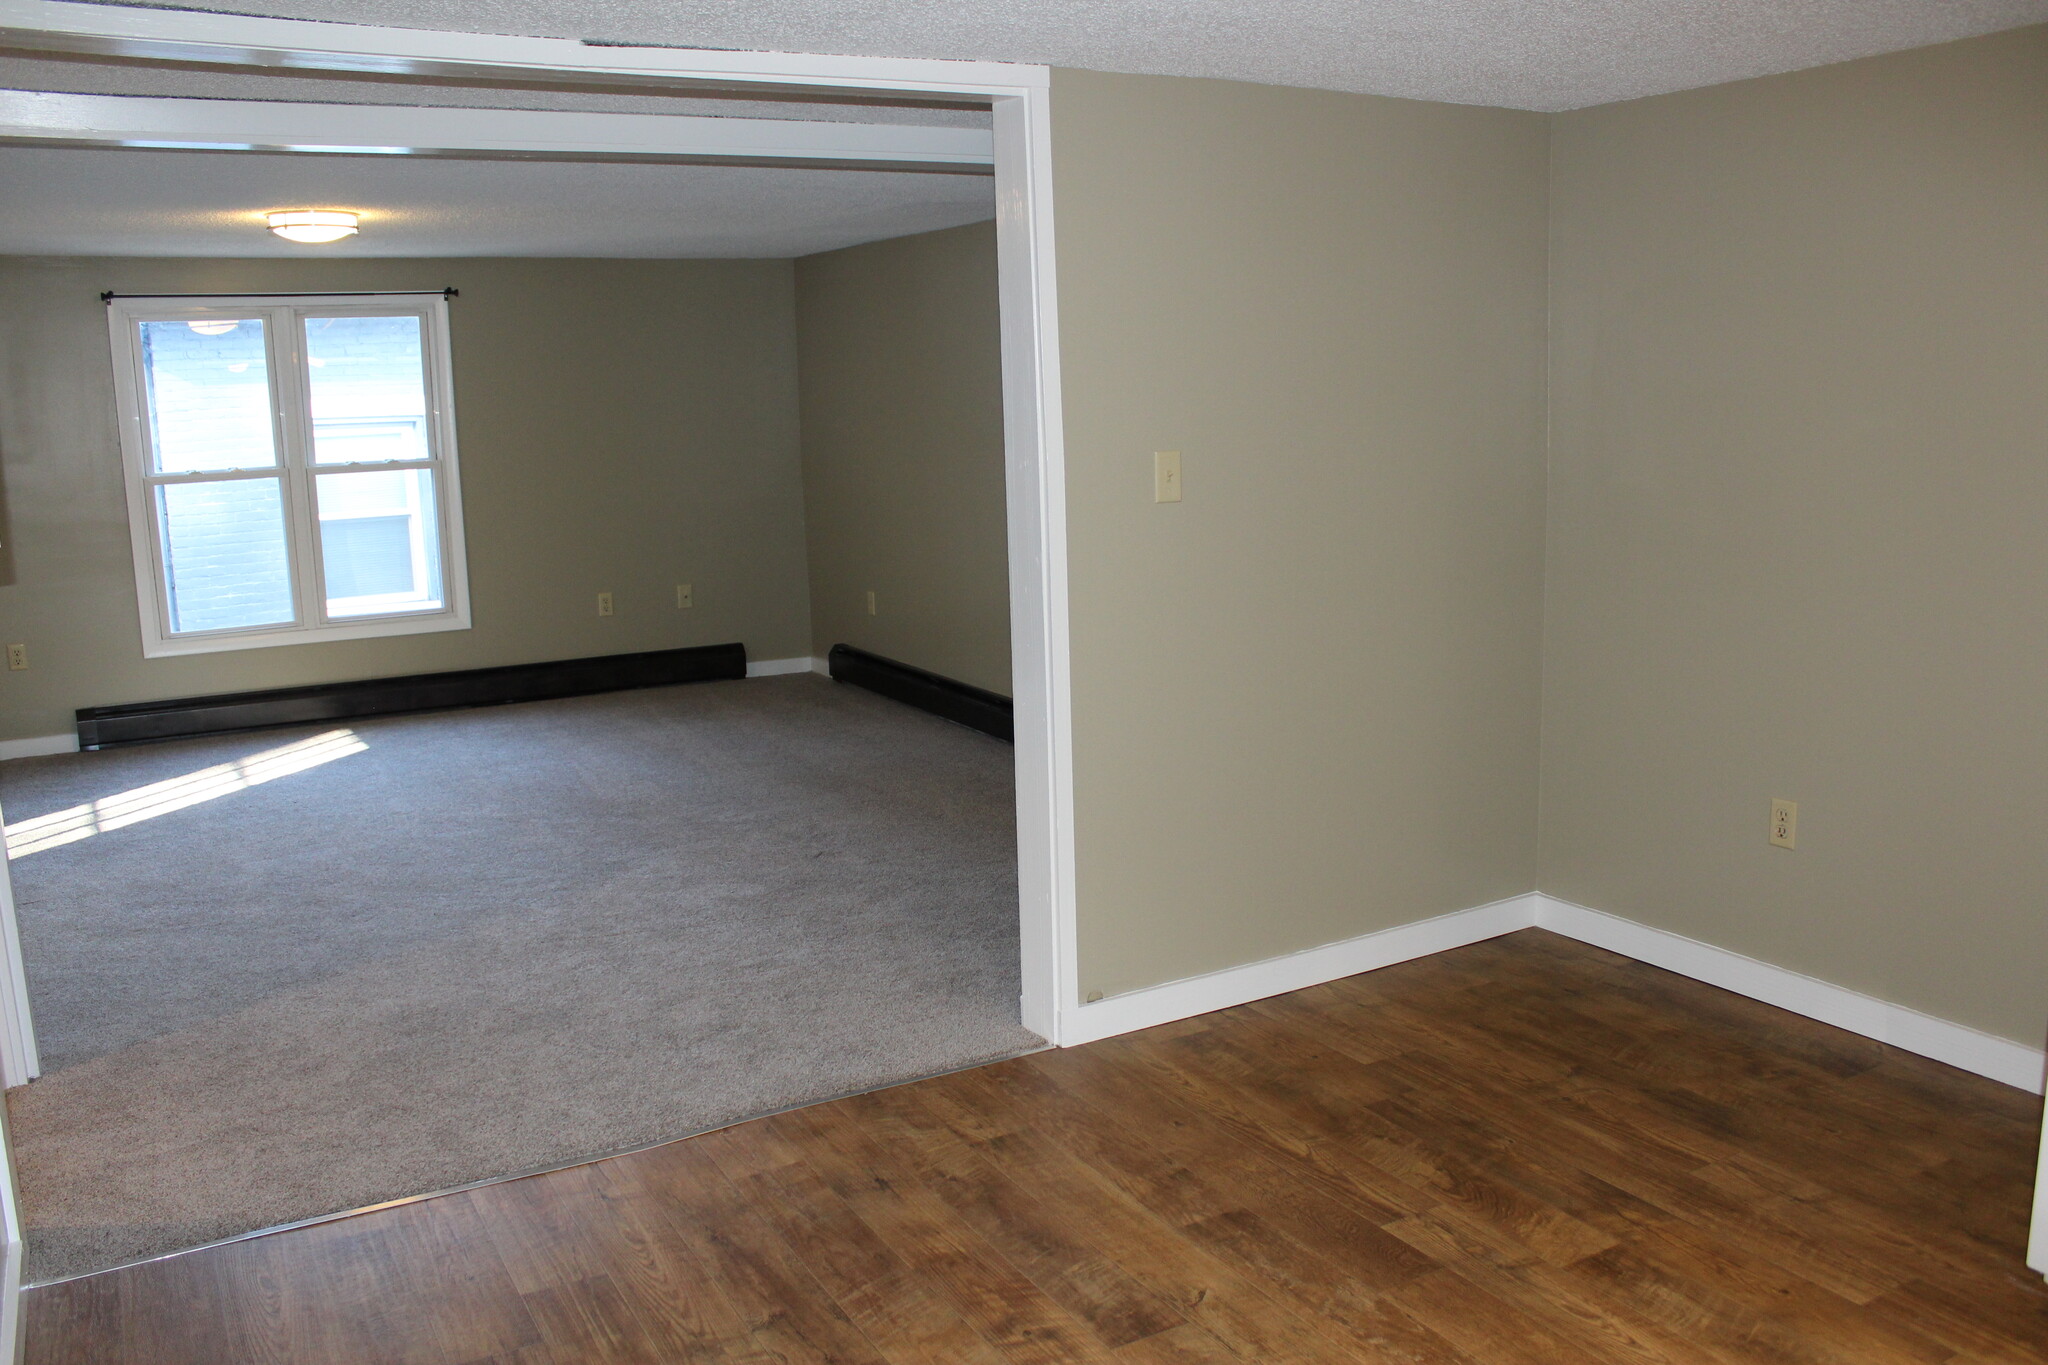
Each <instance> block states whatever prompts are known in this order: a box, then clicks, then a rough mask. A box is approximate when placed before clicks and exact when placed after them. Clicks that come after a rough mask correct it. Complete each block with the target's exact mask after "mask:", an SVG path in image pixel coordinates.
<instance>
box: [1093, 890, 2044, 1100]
mask: <svg viewBox="0 0 2048 1365" xmlns="http://www.w3.org/2000/svg"><path fill="white" fill-rule="evenodd" d="M1518 929H1547V930H1549V931H1550V932H1551V933H1553V934H1559V935H1562V936H1563V937H1565V938H1570V939H1576V940H1578V941H1579V942H1581V943H1588V944H1591V945H1593V946H1594V947H1596V948H1605V949H1607V950H1608V951H1610V952H1615V953H1620V954H1622V955H1623V956H1625V957H1632V958H1634V959H1635V960H1636V961H1638V962H1645V963H1648V964H1649V965H1650V966H1653V967H1661V968H1663V969H1664V970H1665V971H1668V972H1675V973H1677V974H1678V975H1680V976H1684V977H1690V978H1692V979H1693V980H1695V981H1703V982H1705V983H1706V984H1708V985H1710V986H1719V987H1720V988H1721V989H1723V990H1728V991H1733V992H1734V993H1735V994H1737V995H1743V996H1747V997H1749V998H1750V999H1752V1000H1761V1001H1763V1002H1764V1003H1765V1004H1768V1005H1776V1006H1777V1007H1778V1008H1780V1009H1785V1010H1790V1011H1791V1012H1792V1013H1794V1014H1800V1015H1804V1016H1806V1017H1807V1018H1809V1019H1818V1020H1820V1021H1821V1022H1822V1023H1825V1024H1833V1025H1834V1026H1835V1027H1837V1028H1841V1029H1847V1030H1848V1031H1849V1032H1851V1033H1857V1034H1861V1035H1862V1036H1863V1037H1866V1038H1874V1039H1876V1040H1877V1041H1878V1042H1881V1043H1888V1044H1890V1045H1891V1046H1893V1047H1896V1048H1900V1049H1902V1050H1904V1051H1907V1052H1912V1053H1917V1054H1918V1055H1920V1056H1922V1057H1930V1058H1932V1059H1934V1060H1935V1061H1938V1062H1945V1063H1947V1064H1948V1065H1949V1066H1953V1067H1957V1068H1959V1069H1961V1070H1963V1071H1969V1072H1973V1073H1975V1074H1976V1075H1979V1076H1984V1077H1987V1078H1988V1079H1990V1080H1994V1081H1998V1082H2001V1083H2002V1084H2005V1085H2010V1086H2013V1087H2015V1088H2017V1089H2020V1090H2028V1091H2032V1092H2033V1093H2035V1094H2037V1095H2038V1094H2040V1093H2041V1091H2042V1081H2043V1067H2044V1062H2048V1057H2044V1054H2043V1052H2042V1051H2041V1050H2040V1049H2038V1048H2030V1047H2028V1046H2026V1045H2025V1044H2024V1043H2016V1042H2013V1041H2012V1040H2010V1039H2007V1038H2000V1037H1997V1036H1995V1035H1993V1034H1989V1033H1984V1032H1982V1031H1980V1030H1978V1029H1973V1028H1970V1027H1969V1026H1967V1025H1964V1024H1958V1023H1953V1022H1951V1021H1949V1020H1947V1019H1937V1018H1935V1017H1934V1016H1933V1015H1930V1014H1923V1013H1921V1012H1920V1011H1919V1010H1915V1009H1909V1008H1908V1007H1906V1006H1904V1005H1895V1004H1892V1003H1891V1002H1890V1001H1887V1000H1880V999H1878V998H1876V997H1875V996H1870V995H1865V994H1863V993H1861V992H1860V991H1852V990H1850V989H1849V988H1847V987H1846V986H1837V985H1835V984H1834V983H1832V982H1828V981H1821V980H1819V979H1817V978H1815V977H1811V976H1806V975H1804V974H1803V973H1800V972H1795V971H1792V970H1790V969H1789V968H1786V967H1777V966H1773V965H1772V964H1770V963H1768V962H1759V961H1758V960H1757V959H1755V958H1753V957H1745V956H1743V955H1742V954H1741V953H1735V952H1730V951H1729V950H1728V949H1726V948H1717V947H1715V946H1714V945H1712V944H1709V943H1701V942H1699V941H1697V940H1696V939H1689V938H1686V937H1685V936H1683V935H1682V934H1674V933H1672V932H1670V931H1669V930H1665V929H1653V928H1651V927H1650V926H1649V925H1647V924H1638V923H1636V922H1635V921H1634V920H1628V919H1623V918H1621V917H1620V916H1619V915H1610V914H1607V913H1605V912H1604V911H1600V910H1589V909H1587V908H1586V907H1585V906H1583V905H1574V904H1572V903H1571V902H1570V901H1563V900H1559V899H1557V898H1556V897H1554V896H1546V895H1543V894H1542V893H1541V892H1530V893H1529V894H1527V895H1524V896H1516V897H1513V898H1512V899H1510V900H1504V901H1496V902H1494V903H1493V904H1491V905H1481V906H1477V907H1475V908H1473V909H1470V910H1459V911H1455V912H1453V913H1451V914H1448V915H1438V916H1437V917H1435V918H1434V919H1426V920H1421V921H1418V922H1416V923H1414V924H1404V925H1401V926H1399V927H1397V928H1393V929H1383V930H1380V931H1379V932H1378V933H1372V934H1366V935H1363V936H1362V937H1359V938H1353V939H1346V940H1344V941H1343V942H1341V943H1330V944H1325V945H1324V946H1322V947H1320V948H1310V949H1307V950H1305V951H1303V952H1299V953H1290V954H1288V955H1287V956H1285V957H1276V958H1269V959H1267V960H1266V961H1264V962H1254V963H1250V964H1248V965H1246V966H1243V967H1231V968H1226V969H1225V970H1223V971H1220V972H1210V973H1208V974H1207V975H1204V976H1194V977H1189V978H1187V979H1186V980H1183V981H1171V982H1168V983H1166V984H1165V985H1162V986H1150V987H1147V988H1145V989H1143V990H1136V991H1131V992H1129V993H1128V994H1125V995H1117V996H1112V997H1110V998H1109V999H1107V1000H1100V1001H1097V1002H1095V1003H1093V1004H1088V1005H1081V1006H1079V1007H1077V1008H1075V1009H1074V1010H1073V1011H1072V1012H1071V1015H1070V1018H1069V1019H1068V1020H1066V1021H1063V1024H1064V1026H1063V1028H1062V1030H1061V1041H1062V1042H1063V1043H1081V1042H1092V1041H1094V1040H1095V1039H1098V1038H1109V1037H1113V1036H1115V1035H1116V1034H1119V1033H1129V1032H1131V1031H1133V1030H1135V1029H1141V1028H1149V1027H1151V1026H1152V1025H1154V1024H1164V1023H1170V1022H1171V1021H1173V1020H1175V1019H1187V1018H1191V1017H1193V1016H1194V1015H1198V1014H1207V1013H1209V1012H1210V1011H1211V1010H1220V1009H1228V1008H1229V1007H1230V1006H1232V1005H1242V1004H1246V1003H1249V1002H1250V1001H1253V1000H1263V999H1266V998H1267V997H1268V996H1274V995H1282V994H1285V993H1286V992H1288V991H1296V990H1301V989H1302V988H1303V987H1306V986H1314V985H1319V984H1321V983H1322V982H1325V981H1334V980H1337V979H1338V978H1339V977H1345V976H1355V975H1357V974H1358V973H1359V972H1369V971H1372V970H1374V969H1376V968H1379V967H1387V966H1392V965H1393V964H1394V963H1397V962H1408V961H1412V960H1413V959H1415V958H1420V957H1427V956H1429V955H1430V954H1432V953H1440V952H1444V951H1445V950H1447V949H1450V948H1462V947H1464V946H1465V945H1467V944H1471V943H1478V942H1481V941H1482V940H1485V939H1489V938H1498V937H1499V936H1500V935H1502V934H1511V933H1514V932H1515V931H1516V930H1518Z"/></svg>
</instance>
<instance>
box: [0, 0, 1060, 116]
mask: <svg viewBox="0 0 2048 1365" xmlns="http://www.w3.org/2000/svg"><path fill="white" fill-rule="evenodd" d="M0 46H8V47H18V48H26V49H30V50H35V51H46V52H77V53H87V54H92V55H97V56H111V57H127V58H143V59H147V60H151V61H169V62H198V63H206V64H215V63H221V62H227V63H232V64H234V65H249V66H265V67H270V68H272V69H273V70H280V69H281V70H292V71H343V72H353V73H356V74H375V75H381V76H391V77H401V78H403V77H422V78H429V79H431V78H435V77H454V78H460V79H465V80H475V79H485V80H490V79H519V80H539V81H545V82H549V83H551V84H569V85H573V84H581V83H588V82H591V81H601V82H603V83H604V84H607V85H616V84H640V83H644V84H649V85H654V86H658V87H661V88H665V89H671V90H674V89H683V88H693V89H698V90H706V91H717V90H725V91H746V92H756V93H758V92H768V91H772V92H774V93H775V94H777V95H779V96H782V97H785V98H787V97H790V96H800V95H804V94H823V95H833V96H837V97H839V98H842V99H844V98H847V97H849V96H851V95H853V94H855V93H856V92H858V91H860V90H863V89H867V90H872V91H875V92H876V93H877V94H900V95H921V96H924V97H926V98H929V99H933V100H936V101H940V102H946V103H958V104H963V105H967V106H979V107H981V108H987V107H988V98H987V95H986V94H985V93H984V92H985V91H986V90H988V89H991V88H994V89H1005V90H1007V89H1013V88H1015V87H1018V86H1031V87H1043V86H1045V85H1046V83H1047V80H1048V76H1047V71H1046V68H1045V67H1042V66H1024V65H1016V64H1012V63H1008V62H966V61H942V60H936V59H927V58H902V57H894V58H889V57H840V56H829V55H813V54H808V53H791V52H776V53H762V52H725V51H716V50H709V49H695V48H672V47H663V46H658V45H641V44H634V43H601V42H590V41H578V40H576V39H573V38H527V37H518V36H513V35H500V34H476V33H451V32H444V31H440V30H428V29H394V28H377V27H371V26H368V25H362V24H329V23H317V24H316V23H306V22H303V21H298V20H289V19H268V18H262V17H259V16H254V15H239V14H222V13H216V12H213V11H191V10H178V9H159V8H141V7H136V6H126V5H107V4H80V3H76V2H75V0H0Z"/></svg>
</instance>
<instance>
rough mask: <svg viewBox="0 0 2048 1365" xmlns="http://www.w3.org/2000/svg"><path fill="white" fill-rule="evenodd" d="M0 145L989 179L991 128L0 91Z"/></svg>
mask: <svg viewBox="0 0 2048 1365" xmlns="http://www.w3.org/2000/svg"><path fill="white" fill-rule="evenodd" d="M0 143H11V144H15V145H24V144H26V145H30V146H42V147H128V148H144V149H152V150H174V151H225V152H289V153H300V154H310V155H330V156H332V155H340V156H429V157H433V156H438V157H461V158H465V159H516V160H525V161H665V162H683V163H697V164H717V165H753V166H808V167H831V168H839V169H849V170H851V169H861V170H868V169H880V170H897V171H937V172H947V173H952V174H966V175H991V174H993V173H994V170H995V139H994V134H993V133H992V132H990V131H989V130H988V129H986V128H944V127H924V126H919V125H917V124H903V123H846V122H834V121H828V120H817V121H812V120H799V119H759V118H726V117H705V116H701V115H690V114H597V113H571V112H564V111H560V110H536V109H452V108H419V107H414V106H401V105H379V104H289V103H283V102H273V101H268V100H214V99H162V98H157V97H153V96H139V95H72V94H61V93H56V92H52V91H46V90H0Z"/></svg>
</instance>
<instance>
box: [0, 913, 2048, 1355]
mask: <svg viewBox="0 0 2048 1365" xmlns="http://www.w3.org/2000/svg"><path fill="white" fill-rule="evenodd" d="M2039 1118H2040V1115H2039V1102H2038V1100H2036V1099H2034V1098H2032V1097H2029V1096H2025V1095H2021V1094H2018V1093H2017V1092H2012V1091H2008V1090H2006V1089H2005V1088H2003V1087H2000V1086H1996V1085H1994V1084H1992V1083H1991V1082H1988V1081H1984V1080H1981V1079H1980V1078H1976V1077H1972V1076H1967V1075H1963V1074H1962V1073H1959V1072H1954V1071H1951V1070H1949V1069H1947V1068H1942V1067H1939V1066H1938V1065H1937V1064H1935V1063H1932V1062H1928V1061H1926V1060H1925V1059H1921V1058H1914V1057H1910V1056H1905V1055H1903V1054H1900V1053H1898V1052H1897V1051H1896V1050H1895V1049H1890V1048H1885V1047H1883V1046H1881V1045H1877V1044H1872V1043H1869V1042H1868V1040H1863V1039H1856V1038H1852V1037H1850V1036H1849V1035H1846V1034H1841V1033H1839V1032H1838V1031H1836V1030H1832V1029H1828V1028H1826V1027H1825V1026H1823V1025H1819V1024H1816V1023H1813V1022H1812V1021H1809V1020H1804V1019H1799V1018H1796V1017H1794V1016H1791V1015H1787V1014H1784V1013H1782V1012H1780V1011H1775V1010H1771V1009H1769V1007H1766V1006H1762V1005H1758V1004H1757V1003H1756V1002H1754V1001H1747V1000H1741V999H1738V998H1735V997H1730V996H1726V995H1725V994H1724V993H1721V992H1717V991H1714V990H1713V989H1712V988H1710V987H1705V986H1702V985H1700V984H1699V983H1696V982H1689V981H1685V980H1683V979H1682V978H1677V977H1673V976H1671V975H1670V974H1668V973H1662V972H1658V971H1657V970H1656V969H1654V968H1649V967H1645V966H1643V965H1642V964H1639V963H1633V962H1630V961H1629V960H1628V959H1626V958H1622V957H1618V956H1616V955H1614V954H1611V953H1605V952H1602V951H1600V950H1597V949H1591V948H1587V947H1585V946H1583V945H1578V944H1573V943H1570V942H1568V941H1565V940H1561V939H1556V938H1552V937H1550V936H1548V935H1545V934H1542V933H1540V932H1538V931H1531V932H1529V933H1524V934H1517V935H1513V936H1509V937H1507V938H1503V939H1498V940H1493V941H1490V942H1488V943H1484V944H1476V945H1473V946H1472V947H1471V948H1466V949H1459V950H1456V951H1453V952H1450V953H1444V954H1439V955H1437V956H1436V957H1433V958H1429V959H1425V960H1421V961H1418V962H1414V963H1408V964H1403V965H1401V966H1398V967H1391V968H1387V969H1385V970H1383V971H1379V972H1373V973H1368V974H1366V975H1364V976H1361V977H1355V978H1351V979H1348V980H1345V981H1339V982H1332V983H1329V984H1327V985H1324V986H1320V987H1315V988H1312V989H1310V990H1307V991H1303V992H1298V993H1296V994H1295V995H1293V996H1289V997H1281V998H1276V999H1273V1000H1267V1001H1261V1002H1259V1003H1258V1004H1255V1005H1251V1006H1246V1007H1243V1008H1240V1009H1237V1010H1230V1011H1224V1012H1220V1013H1218V1014H1213V1015H1206V1016H1202V1017H1200V1018H1198V1019H1192V1020H1184V1021H1181V1022H1179V1023H1176V1024H1173V1025H1170V1026H1167V1027H1164V1028H1160V1029H1155V1030H1149V1031H1147V1032H1146V1033H1143V1034H1139V1035H1133V1036H1130V1037H1126V1038H1119V1039H1110V1040H1107V1041H1105V1042H1102V1043H1098V1044H1092V1045H1089V1046H1087V1047H1084V1048H1075V1049H1068V1050H1065V1051H1059V1052H1047V1053H1039V1054H1034V1055H1031V1056H1027V1057H1021V1058H1015V1059H1012V1060H1010V1061H1007V1062H1002V1063H998V1064H996V1065H994V1066H990V1067H985V1068H980V1069H978V1070H975V1071H970V1072H963V1073H956V1074H953V1075H947V1076H940V1077H936V1078H934V1079H932V1080H928V1081H922V1082H918V1083H916V1084H913V1085H910V1086H905V1087H901V1088H899V1089H896V1090H891V1091H886V1092H881V1093H877V1094H873V1095H866V1096H856V1097H854V1098H851V1099H847V1100H841V1101H835V1102H832V1103H829V1104H824V1105H818V1106H815V1107H813V1108H810V1109H806V1110H800V1111H794V1112H791V1113H787V1114H781V1115H777V1116H774V1117H771V1118H767V1119H762V1120H756V1121H754V1122H752V1123H748V1124H742V1125H738V1126H736V1127H734V1128H730V1129H727V1130H725V1131H723V1132H720V1133H713V1134H707V1135H704V1136H702V1137H698V1138H692V1139H686V1140H684V1141H680V1142H675V1143H670V1144H667V1145H665V1146H661V1147H656V1148H651V1149H649V1150H647V1151H643V1152H637V1153H633V1154H631V1155H628V1156H623V1157H616V1158H612V1159H609V1160H606V1161H602V1162H597V1163H592V1164H589V1165H585V1166H581V1167H575V1168H571V1169H569V1170H564V1171H558V1172H554V1173H551V1174H548V1175H542V1176H534V1177H529V1178H527V1179H524V1180H518V1181H510V1182H506V1183H503V1184H499V1185H493V1186H487V1187H483V1188H479V1189H475V1190H470V1191H466V1192H463V1193H460V1194H456V1195H450V1196H443V1197H441V1198H437V1199H433V1200H427V1201H422V1202H420V1203H417V1204H412V1205H406V1206H402V1207H395V1208H390V1209H385V1210H380V1211H377V1212H372V1213H367V1214H363V1215H359V1216H357V1217H354V1218H350V1219H346V1220H342V1221H338V1222H333V1223H328V1224H323V1225H319V1226H315V1227H309V1228H304V1229H300V1230H297V1231H291V1232H283V1233H278V1234H274V1235H272V1236H268V1237H263V1238H257V1239H254V1240H250V1241H244V1242H240V1243H236V1244H232V1245H228V1246H222V1247H217V1248H212V1249H209V1250H205V1251H199V1252H194V1253H190V1254H188V1255H185V1256H180V1257H175V1258H171V1259H168V1260H164V1261H158V1262H151V1263H148V1264H145V1265H139V1266H133V1267H129V1268H126V1269H123V1270H118V1271H113V1272H109V1273H107V1274H105V1275H100V1276H94V1277H91V1278H89V1279H86V1280H80V1281H73V1282H69V1283H65V1284H59V1285H53V1286H49V1287H47V1288H41V1289H34V1290H31V1291H29V1292H28V1294H27V1295H26V1298H25V1304H26V1307H27V1312H28V1317H29V1350H28V1359H29V1361H30V1362H31V1365H281V1363H288V1365H567V1363H568V1362H574V1365H620V1362H656V1361H659V1362H664V1365H666V1363H667V1362H687V1363H688V1365H728V1363H730V1365H825V1363H826V1362H833V1363H834V1365H1066V1363H1067V1362H1082V1363H1083V1365H1237V1363H1238V1362H1260V1363H1261V1365H1265V1363H1266V1362H1272V1363H1273V1365H1320V1363H1321V1362H1370V1365H1558V1363H1560V1362H1569V1365H1581V1363H1582V1362H1583V1365H1968V1363H1971V1362H1975V1363H1977V1365H2020V1363H2021V1362H2032V1363H2033V1365H2041V1363H2042V1362H2044V1361H2048V1285H2043V1283H2042V1282H2041V1280H2040V1278H2039V1277H2038V1276H2036V1275H2034V1274H2032V1273H2031V1272H2029V1271H2027V1270H2026V1269H2025V1267H2024V1266H2023V1265H2022V1264H2021V1250H2022V1247H2023V1244H2024V1239H2025V1231H2026V1211H2027V1209H2026V1206H2027V1198H2028V1192H2029V1189H2030V1182H2031V1179H2032V1161H2033V1153H2034V1148H2033V1143H2034V1142H2035V1141H2036V1139H2037V1135H2038V1124H2039Z"/></svg>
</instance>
